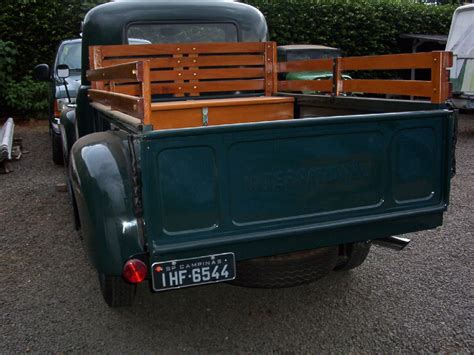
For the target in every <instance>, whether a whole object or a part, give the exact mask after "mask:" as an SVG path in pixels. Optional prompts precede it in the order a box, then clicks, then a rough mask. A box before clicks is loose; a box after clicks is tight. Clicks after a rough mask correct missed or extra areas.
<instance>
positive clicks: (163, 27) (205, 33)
mask: <svg viewBox="0 0 474 355" xmlns="http://www.w3.org/2000/svg"><path fill="white" fill-rule="evenodd" d="M134 39H140V40H144V41H147V42H149V43H152V44H165V43H197V42H237V41H238V31H237V26H236V25H235V24H233V23H172V24H168V23H167V24H164V23H160V24H157V23H148V24H132V25H130V26H129V27H128V30H127V40H128V43H129V44H134V43H133V42H134V41H133V40H134Z"/></svg>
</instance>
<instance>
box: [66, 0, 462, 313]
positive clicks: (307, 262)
mask: <svg viewBox="0 0 474 355" xmlns="http://www.w3.org/2000/svg"><path fill="white" fill-rule="evenodd" d="M130 38H138V39H142V40H146V41H148V42H150V44H140V45H130V44H129V39H130ZM412 61H416V66H417V67H426V68H431V70H432V71H433V76H432V80H431V81H430V82H421V83H420V82H416V81H413V82H410V83H406V82H399V81H381V80H373V81H371V80H369V81H363V80H343V75H344V71H345V70H354V69H356V70H358V69H360V70H379V69H406V68H408V67H409V66H410V65H412ZM394 63H396V64H394ZM449 65H450V53H444V52H439V53H427V54H426V53H422V54H415V55H413V54H407V55H404V54H403V55H395V56H394V55H389V56H376V57H366V58H357V57H355V58H340V57H335V58H321V59H309V60H301V61H281V62H280V61H278V58H277V45H276V43H274V42H270V41H268V31H267V24H266V22H265V18H264V16H263V15H262V14H261V13H260V12H259V11H258V10H257V9H256V8H254V7H252V6H249V5H245V4H242V3H237V2H224V1H222V2H218V1H203V2H199V3H196V2H192V1H174V2H162V1H135V2H127V1H120V2H113V3H108V4H104V5H101V6H98V7H96V8H94V9H92V10H91V11H90V12H89V13H88V14H87V16H86V17H85V20H84V27H83V42H82V74H81V82H82V86H81V88H80V89H79V92H78V97H77V108H76V110H75V112H74V115H75V119H74V130H73V131H74V137H73V138H72V142H74V144H73V145H72V148H71V150H70V152H69V153H68V156H69V167H68V169H69V173H68V176H69V177H68V179H69V185H70V191H71V196H72V202H73V206H74V217H75V221H76V227H77V229H80V230H81V235H82V236H83V240H84V243H85V245H86V250H87V253H88V255H89V257H90V259H91V262H92V264H93V265H94V267H95V268H96V270H97V272H98V275H99V281H100V285H101V290H102V294H103V297H104V299H105V301H106V302H107V304H108V305H109V306H112V307H115V306H127V305H131V303H132V302H133V298H134V295H135V291H136V285H137V284H138V283H142V282H144V283H148V284H149V285H150V289H151V291H152V292H162V291H168V290H176V289H180V288H183V287H189V286H198V285H204V284H210V283H216V282H230V283H234V284H238V285H242V286H248V287H289V286H294V285H298V284H301V283H305V282H310V281H314V280H315V279H318V278H320V277H322V276H324V275H326V274H328V273H329V272H331V271H333V270H349V269H353V268H355V267H357V266H359V265H360V264H361V263H362V262H363V261H364V260H365V258H366V256H367V254H368V253H369V250H370V247H371V245H372V243H385V244H389V245H392V246H395V247H397V246H398V247H400V246H401V247H403V246H404V245H406V243H407V241H406V240H404V239H401V238H395V237H393V236H395V235H400V234H404V233H410V232H415V231H419V230H425V229H432V228H436V227H437V226H439V225H441V224H442V218H443V213H444V211H445V210H446V208H447V206H448V202H449V190H450V187H449V186H450V178H451V174H452V171H453V150H454V122H455V117H454V114H453V112H452V111H450V110H449V109H448V108H447V107H446V105H445V104H444V102H445V100H446V98H447V97H448V95H449V92H448V88H449V85H448V83H447V82H446V81H445V77H446V76H445V75H443V74H445V71H446V69H447V67H448V66H449ZM400 67H401V68H400ZM305 71H330V72H331V76H330V77H329V78H325V79H322V80H289V79H287V74H288V73H292V72H305ZM436 73H438V74H436ZM281 74H284V75H281ZM304 91H312V92H318V93H321V94H320V95H315V94H301V92H304ZM354 91H357V92H359V91H364V92H368V93H374V94H378V93H380V92H388V93H393V94H400V95H403V94H405V95H415V94H416V96H424V97H426V100H425V101H409V100H384V99H370V98H366V97H364V98H356V97H347V96H345V95H342V94H341V93H343V92H354ZM415 91H416V92H415Z"/></svg>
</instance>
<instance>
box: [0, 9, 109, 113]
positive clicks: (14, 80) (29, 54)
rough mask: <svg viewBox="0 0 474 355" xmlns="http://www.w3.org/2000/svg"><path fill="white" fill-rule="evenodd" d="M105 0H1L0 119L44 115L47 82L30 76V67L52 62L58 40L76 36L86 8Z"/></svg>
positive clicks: (31, 68)
mask: <svg viewBox="0 0 474 355" xmlns="http://www.w3.org/2000/svg"><path fill="white" fill-rule="evenodd" d="M104 1H105V0H102V1H101V0H95V1H79V0H61V1H57V0H2V4H1V6H0V7H1V11H0V118H1V117H3V116H7V115H15V116H30V117H35V116H38V115H40V116H45V115H46V110H47V106H48V105H47V96H48V89H47V85H46V84H45V83H37V82H34V81H33V80H32V79H31V74H32V70H33V68H34V67H35V65H36V64H40V63H48V64H51V63H52V62H53V60H54V56H55V54H56V50H57V47H58V45H59V43H60V42H61V40H63V39H66V38H75V37H78V36H79V32H80V24H81V20H82V18H83V16H84V14H85V12H86V11H87V9H89V8H91V7H92V6H94V4H95V3H100V2H104ZM4 48H7V49H8V52H6V51H3V49H4ZM3 68H9V70H8V71H7V70H4V69H3Z"/></svg>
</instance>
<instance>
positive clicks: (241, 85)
mask: <svg viewBox="0 0 474 355" xmlns="http://www.w3.org/2000/svg"><path fill="white" fill-rule="evenodd" d="M264 87H265V82H264V80H263V79H251V80H228V81H205V82H203V81H201V82H199V83H181V84H179V83H163V84H157V83H152V84H151V94H152V95H164V94H173V95H174V94H178V93H181V94H188V93H189V94H191V93H202V92H230V91H262V90H263V89H264ZM180 88H181V89H180ZM115 90H116V92H120V93H123V94H126V95H135V96H138V95H140V87H139V85H138V84H131V85H120V86H118V85H117V86H116V87H115Z"/></svg>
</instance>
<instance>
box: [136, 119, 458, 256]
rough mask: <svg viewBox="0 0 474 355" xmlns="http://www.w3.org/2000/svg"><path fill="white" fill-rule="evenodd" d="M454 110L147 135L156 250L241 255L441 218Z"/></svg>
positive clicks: (146, 171)
mask: <svg viewBox="0 0 474 355" xmlns="http://www.w3.org/2000/svg"><path fill="white" fill-rule="evenodd" d="M452 126H453V117H452V112H450V111H446V110H437V111H423V112H405V113H394V114H392V113H390V114H376V115H358V116H342V117H328V118H305V119H297V120H289V121H280V122H263V123H256V124H240V125H227V126H215V127H203V128H193V129H180V130H164V131H153V132H148V133H146V134H144V135H143V136H142V138H141V143H140V145H141V147H140V148H141V149H140V150H141V153H140V154H141V171H142V186H141V189H142V199H143V202H142V203H143V211H144V226H145V236H146V238H147V241H148V243H149V245H150V248H151V252H152V254H153V255H154V257H155V258H159V259H162V260H163V259H164V260H166V259H170V258H176V257H184V256H194V255H205V254H206V253H218V252H225V251H233V252H235V253H236V257H237V260H242V259H247V258H253V257H257V256H264V255H271V254H275V253H278V252H289V251H292V250H298V249H305V248H310V247H317V246H322V245H330V244H340V243H344V242H349V241H356V240H366V239H373V238H376V237H383V236H387V235H394V234H400V233H406V232H411V231H416V230H420V229H427V228H434V227H436V226H438V225H440V224H441V222H442V213H443V211H444V210H445V209H446V206H447V203H448V198H449V182H450V169H451V149H452Z"/></svg>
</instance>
